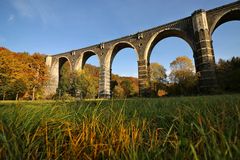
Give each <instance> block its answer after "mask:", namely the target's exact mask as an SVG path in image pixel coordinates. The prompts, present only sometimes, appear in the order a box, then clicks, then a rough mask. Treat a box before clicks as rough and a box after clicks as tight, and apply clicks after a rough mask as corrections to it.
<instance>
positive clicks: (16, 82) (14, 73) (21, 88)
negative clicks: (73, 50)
mask: <svg viewBox="0 0 240 160" xmlns="http://www.w3.org/2000/svg"><path fill="white" fill-rule="evenodd" d="M46 80H47V68H46V65H45V59H44V56H40V55H37V54H34V55H33V56H30V55H29V54H28V53H26V52H24V53H14V52H11V51H9V50H7V49H3V48H0V96H2V99H5V98H6V97H7V98H8V99H18V98H22V97H23V96H24V95H29V94H27V93H30V92H32V93H33V94H32V97H33V99H34V94H35V91H33V88H34V90H36V89H37V90H38V89H40V88H42V87H43V85H44V82H46Z"/></svg>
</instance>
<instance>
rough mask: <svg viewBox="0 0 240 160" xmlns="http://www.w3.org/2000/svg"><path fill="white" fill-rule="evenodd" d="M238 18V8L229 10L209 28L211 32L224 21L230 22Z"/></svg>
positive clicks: (239, 13)
mask: <svg viewBox="0 0 240 160" xmlns="http://www.w3.org/2000/svg"><path fill="white" fill-rule="evenodd" d="M239 20H240V9H235V10H231V11H229V12H227V13H225V14H224V15H222V16H220V17H219V18H218V19H217V20H216V21H215V23H214V24H213V25H212V28H211V34H213V33H214V31H215V30H216V29H217V28H218V27H219V26H221V25H222V24H224V23H227V22H230V21H239Z"/></svg>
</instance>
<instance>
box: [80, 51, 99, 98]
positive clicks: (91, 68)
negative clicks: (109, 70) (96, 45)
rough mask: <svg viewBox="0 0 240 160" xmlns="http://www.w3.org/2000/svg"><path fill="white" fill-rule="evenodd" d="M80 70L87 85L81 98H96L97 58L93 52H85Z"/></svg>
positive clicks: (97, 80)
mask: <svg viewBox="0 0 240 160" xmlns="http://www.w3.org/2000/svg"><path fill="white" fill-rule="evenodd" d="M82 70H83V73H84V75H85V78H86V83H88V84H89V85H88V87H87V90H86V92H85V94H82V95H81V96H84V97H83V98H97V97H98V91H99V71H100V62H99V57H98V55H97V54H96V53H94V52H91V51H89V52H85V53H84V55H83V59H82Z"/></svg>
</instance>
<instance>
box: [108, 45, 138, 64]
mask: <svg viewBox="0 0 240 160" xmlns="http://www.w3.org/2000/svg"><path fill="white" fill-rule="evenodd" d="M124 48H132V49H134V51H135V53H136V54H137V61H138V60H139V55H138V51H137V49H136V47H135V46H134V45H133V44H131V43H130V42H127V41H121V42H117V43H115V44H114V45H113V46H112V48H110V49H109V51H108V52H107V54H106V57H105V62H104V64H105V67H107V68H111V67H112V62H113V59H114V57H115V56H116V55H117V53H118V52H119V51H120V50H122V49H124Z"/></svg>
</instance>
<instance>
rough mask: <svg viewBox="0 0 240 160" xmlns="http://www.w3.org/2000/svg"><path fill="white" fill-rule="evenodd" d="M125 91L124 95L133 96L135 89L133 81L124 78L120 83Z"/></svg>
mask: <svg viewBox="0 0 240 160" xmlns="http://www.w3.org/2000/svg"><path fill="white" fill-rule="evenodd" d="M120 85H121V87H122V89H123V91H124V95H125V96H126V97H131V96H133V95H134V90H133V86H132V83H131V81H130V80H123V81H122V82H121V83H120Z"/></svg>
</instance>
